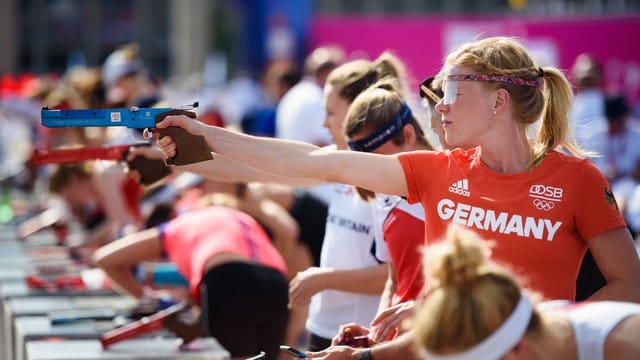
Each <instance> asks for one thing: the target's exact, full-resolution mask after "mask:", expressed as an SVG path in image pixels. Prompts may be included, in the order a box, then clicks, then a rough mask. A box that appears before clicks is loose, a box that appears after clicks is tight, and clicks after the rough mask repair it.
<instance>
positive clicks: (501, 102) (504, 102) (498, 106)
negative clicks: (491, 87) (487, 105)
mask: <svg viewBox="0 0 640 360" xmlns="http://www.w3.org/2000/svg"><path fill="white" fill-rule="evenodd" d="M508 106H509V92H508V91H507V90H505V89H502V88H500V89H498V90H496V94H495V101H494V104H493V113H494V114H497V113H501V112H504V111H505V110H506V109H507V107H508Z"/></svg>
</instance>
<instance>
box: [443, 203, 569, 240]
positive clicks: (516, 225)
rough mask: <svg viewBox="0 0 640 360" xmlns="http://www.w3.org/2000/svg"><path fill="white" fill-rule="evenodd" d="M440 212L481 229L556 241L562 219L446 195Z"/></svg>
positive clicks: (445, 217) (448, 217) (462, 223)
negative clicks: (491, 207)
mask: <svg viewBox="0 0 640 360" xmlns="http://www.w3.org/2000/svg"><path fill="white" fill-rule="evenodd" d="M437 211H438V216H439V217H440V219H442V220H451V221H452V222H454V223H456V224H460V225H465V226H468V227H473V228H476V229H480V230H488V231H492V232H498V233H500V234H505V235H512V234H515V235H518V236H521V237H533V238H535V239H538V240H542V239H546V240H548V241H553V237H554V236H555V234H556V232H557V231H558V229H560V226H561V225H562V221H555V222H554V221H552V220H550V219H543V218H534V217H531V216H525V217H523V216H521V215H517V214H509V213H507V212H498V213H496V211H494V210H486V209H483V208H481V207H477V206H471V205H468V204H463V203H457V204H456V203H455V202H454V201H452V200H450V199H442V200H440V202H438V207H437Z"/></svg>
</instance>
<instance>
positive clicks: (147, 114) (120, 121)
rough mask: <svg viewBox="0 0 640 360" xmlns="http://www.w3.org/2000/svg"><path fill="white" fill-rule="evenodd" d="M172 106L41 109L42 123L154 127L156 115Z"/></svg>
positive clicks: (58, 125) (50, 125) (137, 127)
mask: <svg viewBox="0 0 640 360" xmlns="http://www.w3.org/2000/svg"><path fill="white" fill-rule="evenodd" d="M171 110H172V109H171V108H132V109H94V110H50V109H47V108H43V109H42V111H41V113H40V114H41V116H42V125H44V126H46V127H50V128H59V127H90V126H96V127H106V126H126V127H128V128H136V129H144V128H154V127H155V125H156V116H158V115H159V114H162V113H165V112H167V111H171Z"/></svg>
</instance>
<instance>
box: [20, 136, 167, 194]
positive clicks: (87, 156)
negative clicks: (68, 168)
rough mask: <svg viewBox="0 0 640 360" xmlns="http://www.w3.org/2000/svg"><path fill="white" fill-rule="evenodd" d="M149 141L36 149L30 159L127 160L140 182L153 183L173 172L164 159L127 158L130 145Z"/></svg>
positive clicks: (40, 161) (36, 161)
mask: <svg viewBox="0 0 640 360" xmlns="http://www.w3.org/2000/svg"><path fill="white" fill-rule="evenodd" d="M149 145H150V144H149V143H138V144H131V145H116V146H107V147H93V148H75V149H46V150H35V151H34V152H33V154H32V155H31V157H30V158H29V161H30V162H32V163H33V164H35V165H46V164H70V163H78V162H83V161H90V160H114V161H123V160H124V161H126V163H127V165H128V166H129V169H132V170H137V171H138V172H139V173H140V182H141V183H142V184H144V185H151V184H153V183H155V182H156V181H158V180H160V179H162V178H164V177H165V176H167V175H169V174H171V170H170V169H169V168H168V167H167V166H166V165H165V163H164V161H162V160H156V159H147V158H145V157H143V156H136V157H135V158H134V159H133V160H131V161H129V160H126V158H127V155H128V154H129V149H130V147H138V146H149Z"/></svg>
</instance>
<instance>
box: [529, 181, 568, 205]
mask: <svg viewBox="0 0 640 360" xmlns="http://www.w3.org/2000/svg"><path fill="white" fill-rule="evenodd" d="M562 195H564V189H562V188H559V187H554V186H544V185H531V188H530V189H529V196H531V197H535V198H540V199H546V200H552V201H560V199H562Z"/></svg>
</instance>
